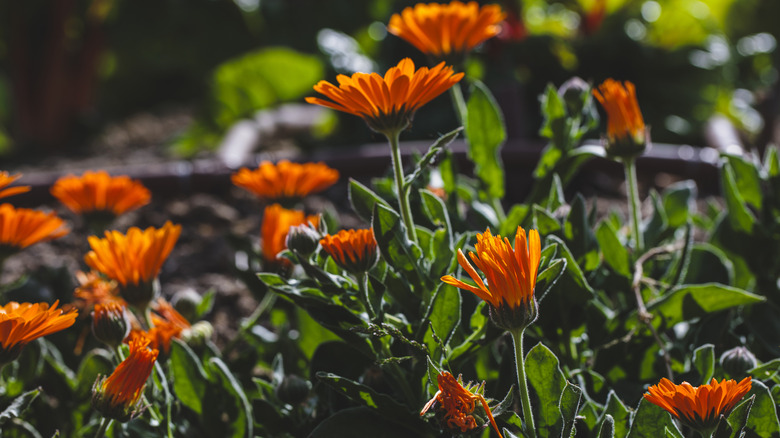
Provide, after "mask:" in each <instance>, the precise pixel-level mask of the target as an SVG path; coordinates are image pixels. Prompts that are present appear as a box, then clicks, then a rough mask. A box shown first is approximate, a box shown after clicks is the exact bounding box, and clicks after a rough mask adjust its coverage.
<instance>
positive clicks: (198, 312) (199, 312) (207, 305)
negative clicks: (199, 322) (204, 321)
mask: <svg viewBox="0 0 780 438" xmlns="http://www.w3.org/2000/svg"><path fill="white" fill-rule="evenodd" d="M216 297H217V291H216V289H210V290H209V291H208V292H206V293H205V294H203V297H202V298H201V300H200V303H198V306H197V307H196V308H195V319H200V318H202V317H203V316H204V315H205V314H207V313H208V312H210V311H211V308H212V307H214V299H215V298H216Z"/></svg>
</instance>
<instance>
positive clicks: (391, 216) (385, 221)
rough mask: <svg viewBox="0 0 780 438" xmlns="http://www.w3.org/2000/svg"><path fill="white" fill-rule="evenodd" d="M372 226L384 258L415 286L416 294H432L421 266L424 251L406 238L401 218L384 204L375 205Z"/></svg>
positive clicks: (428, 281)
mask: <svg viewBox="0 0 780 438" xmlns="http://www.w3.org/2000/svg"><path fill="white" fill-rule="evenodd" d="M371 226H372V228H373V229H374V237H376V242H377V246H378V247H379V251H380V252H381V253H382V258H383V259H384V260H385V261H386V262H387V263H388V264H389V265H390V266H392V267H393V268H395V269H396V270H397V271H398V272H399V273H401V274H403V275H404V276H405V277H406V279H407V280H409V282H410V283H411V284H412V285H414V286H415V292H417V293H423V292H430V290H431V288H430V287H429V286H431V282H430V279H429V278H428V276H427V275H426V274H425V271H424V270H423V269H422V267H421V266H420V264H419V262H420V259H421V258H422V251H421V250H420V248H419V247H418V246H417V245H416V244H414V243H412V242H410V241H409V240H408V239H407V238H406V234H405V233H404V231H403V229H402V228H401V216H400V215H399V214H398V213H396V212H395V211H393V210H391V209H390V208H388V207H386V206H384V205H382V204H375V205H374V214H373V218H372V220H371Z"/></svg>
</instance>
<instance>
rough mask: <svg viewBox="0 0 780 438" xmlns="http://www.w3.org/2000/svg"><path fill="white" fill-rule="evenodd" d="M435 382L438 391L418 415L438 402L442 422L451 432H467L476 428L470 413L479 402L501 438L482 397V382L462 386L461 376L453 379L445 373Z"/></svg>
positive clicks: (475, 422) (475, 421)
mask: <svg viewBox="0 0 780 438" xmlns="http://www.w3.org/2000/svg"><path fill="white" fill-rule="evenodd" d="M436 380H437V382H438V384H439V390H438V391H437V392H436V394H435V395H434V396H433V398H432V399H430V400H429V401H428V403H426V404H425V406H424V407H423V409H422V411H420V415H424V414H425V413H426V412H428V410H429V409H430V408H431V407H432V406H433V404H434V403H436V402H439V403H440V405H441V406H440V408H439V410H440V411H442V412H444V417H443V421H444V423H445V424H446V425H447V427H448V428H449V429H451V430H453V431H460V432H468V431H470V430H473V429H474V428H476V427H477V420H476V419H475V418H474V416H473V415H472V413H473V412H474V409H475V408H476V402H477V401H479V402H480V404H481V405H482V408H483V409H484V410H485V414H486V415H487V417H488V419H489V420H490V424H491V425H492V426H493V429H495V431H496V433H497V434H498V436H499V437H501V431H500V430H499V429H498V425H497V424H496V420H495V419H494V418H493V413H492V412H491V410H490V407H489V406H488V404H487V400H485V397H484V396H483V395H482V392H483V391H484V386H485V384H484V382H483V383H482V384H481V385H473V387H472V386H471V385H466V386H464V385H463V379H462V377H461V376H458V378H457V379H455V377H453V375H452V374H450V373H448V372H447V371H443V372H442V373H441V374H439V375H438V376H436Z"/></svg>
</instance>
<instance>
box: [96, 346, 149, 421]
mask: <svg viewBox="0 0 780 438" xmlns="http://www.w3.org/2000/svg"><path fill="white" fill-rule="evenodd" d="M158 353H159V352H158V351H157V350H154V349H150V348H149V340H148V339H145V338H137V339H134V340H132V341H131V342H130V354H129V355H128V356H127V359H125V360H123V361H122V363H120V364H119V365H118V366H117V367H116V369H115V370H114V372H113V373H111V375H110V376H108V377H102V378H98V380H97V381H95V385H94V386H93V387H92V406H93V407H94V408H95V409H97V410H98V411H99V412H100V413H101V414H102V415H103V416H104V417H106V418H111V419H114V420H117V421H121V422H125V421H127V420H129V419H130V418H131V417H132V416H133V415H134V414H135V413H136V412H137V411H138V409H139V403H140V400H141V395H142V394H143V393H144V387H145V386H146V380H147V379H148V378H149V375H150V374H152V368H154V362H155V361H156V360H157V355H158Z"/></svg>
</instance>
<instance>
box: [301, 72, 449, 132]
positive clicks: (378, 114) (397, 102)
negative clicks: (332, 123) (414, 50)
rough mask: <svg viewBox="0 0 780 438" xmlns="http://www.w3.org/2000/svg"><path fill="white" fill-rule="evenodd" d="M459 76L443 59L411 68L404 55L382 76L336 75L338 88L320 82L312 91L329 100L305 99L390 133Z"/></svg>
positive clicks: (369, 74)
mask: <svg viewBox="0 0 780 438" xmlns="http://www.w3.org/2000/svg"><path fill="white" fill-rule="evenodd" d="M461 78H463V73H454V72H453V70H452V67H445V66H444V62H442V63H440V64H439V65H437V66H436V67H433V68H431V69H428V68H427V67H421V68H420V69H419V70H416V71H415V69H414V62H412V60H411V59H409V58H405V59H402V60H401V62H399V63H398V65H397V66H395V67H392V68H390V69H389V70H388V71H387V73H385V76H384V77H382V76H381V75H379V74H377V73H355V74H353V75H352V77H349V76H345V75H339V76H338V77H337V78H336V79H337V80H338V83H339V85H338V87H337V86H335V85H333V84H331V83H330V82H327V81H320V82H318V83H317V85H315V86H314V90H315V91H317V92H318V93H322V94H323V95H325V97H327V98H329V99H330V100H324V99H320V98H319V97H307V98H306V101H307V102H309V103H313V104H317V105H322V106H326V107H328V108H333V109H335V110H338V111H343V112H345V113H350V114H354V115H356V116H359V117H362V118H363V120H365V121H366V123H368V126H369V127H370V128H371V129H373V130H375V131H377V132H380V133H383V134H385V135H387V136H390V135H394V134H397V133H398V132H400V131H401V130H403V129H405V128H406V127H407V126H408V125H409V123H410V122H411V120H412V117H413V116H414V112H415V111H417V109H418V108H420V107H421V106H423V105H425V104H426V103H428V102H430V101H431V100H433V98H435V97H436V96H438V95H440V94H441V93H443V92H445V91H447V89H449V88H450V87H452V85H454V84H455V83H457V82H458V81H460V80H461Z"/></svg>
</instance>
